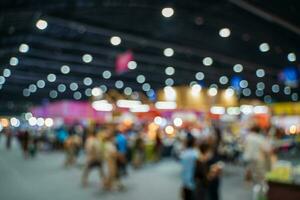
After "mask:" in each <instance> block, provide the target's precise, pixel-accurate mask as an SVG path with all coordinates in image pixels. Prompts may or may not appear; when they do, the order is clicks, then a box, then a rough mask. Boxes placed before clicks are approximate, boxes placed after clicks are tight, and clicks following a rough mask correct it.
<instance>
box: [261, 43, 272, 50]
mask: <svg viewBox="0 0 300 200" xmlns="http://www.w3.org/2000/svg"><path fill="white" fill-rule="evenodd" d="M259 50H260V51H261V52H267V51H269V50H270V46H269V44H268V43H261V44H260V45H259Z"/></svg>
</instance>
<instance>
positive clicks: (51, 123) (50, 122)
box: [45, 118, 53, 127]
mask: <svg viewBox="0 0 300 200" xmlns="http://www.w3.org/2000/svg"><path fill="white" fill-rule="evenodd" d="M45 125H46V126H47V127H52V126H53V119H51V118H46V119H45Z"/></svg>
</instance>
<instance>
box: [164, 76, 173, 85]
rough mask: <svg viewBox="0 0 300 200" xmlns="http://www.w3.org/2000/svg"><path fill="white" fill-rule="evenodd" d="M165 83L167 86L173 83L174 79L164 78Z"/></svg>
mask: <svg viewBox="0 0 300 200" xmlns="http://www.w3.org/2000/svg"><path fill="white" fill-rule="evenodd" d="M165 84H166V85H167V86H172V85H174V80H173V79H172V78H167V79H166V80H165Z"/></svg>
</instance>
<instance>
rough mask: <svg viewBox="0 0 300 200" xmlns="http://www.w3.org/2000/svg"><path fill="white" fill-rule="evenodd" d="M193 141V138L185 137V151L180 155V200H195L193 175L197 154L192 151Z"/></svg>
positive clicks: (195, 151)
mask: <svg viewBox="0 0 300 200" xmlns="http://www.w3.org/2000/svg"><path fill="white" fill-rule="evenodd" d="M194 143H195V140H194V138H193V136H189V137H187V140H186V144H185V149H184V150H183V152H182V153H181V155H180V160H181V165H182V172H181V180H182V198H183V200H193V199H195V196H194V195H195V181H194V173H195V167H196V161H197V159H198V152H197V150H195V149H194Z"/></svg>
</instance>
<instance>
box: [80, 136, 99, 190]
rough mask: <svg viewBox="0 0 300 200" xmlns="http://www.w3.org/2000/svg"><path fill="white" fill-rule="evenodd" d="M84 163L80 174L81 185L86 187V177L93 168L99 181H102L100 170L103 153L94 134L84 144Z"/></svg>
mask: <svg viewBox="0 0 300 200" xmlns="http://www.w3.org/2000/svg"><path fill="white" fill-rule="evenodd" d="M85 153H86V162H85V166H84V169H83V173H82V185H83V186H87V180H88V175H89V173H90V171H91V170H92V169H93V168H97V169H98V170H99V175H100V179H102V180H103V178H104V174H103V169H102V159H103V152H102V151H101V144H100V142H99V140H98V139H97V137H96V133H95V132H93V133H92V134H90V135H89V136H88V138H87V140H86V143H85Z"/></svg>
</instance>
